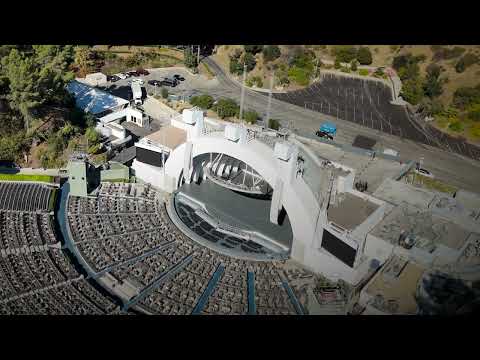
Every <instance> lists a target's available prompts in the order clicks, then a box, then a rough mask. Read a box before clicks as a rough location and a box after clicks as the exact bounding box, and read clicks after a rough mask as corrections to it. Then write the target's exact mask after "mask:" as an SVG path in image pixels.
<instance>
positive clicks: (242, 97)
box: [240, 64, 247, 120]
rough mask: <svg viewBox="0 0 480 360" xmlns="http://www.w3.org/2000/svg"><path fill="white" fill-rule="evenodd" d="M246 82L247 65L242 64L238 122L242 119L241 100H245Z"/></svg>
mask: <svg viewBox="0 0 480 360" xmlns="http://www.w3.org/2000/svg"><path fill="white" fill-rule="evenodd" d="M246 80H247V64H243V82H242V93H241V95H240V120H242V118H243V100H244V98H245V81H246Z"/></svg>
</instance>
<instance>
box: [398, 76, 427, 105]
mask: <svg viewBox="0 0 480 360" xmlns="http://www.w3.org/2000/svg"><path fill="white" fill-rule="evenodd" d="M423 95H424V94H423V87H422V84H421V82H420V81H419V80H418V79H409V80H406V81H404V82H403V84H402V91H401V96H402V97H403V98H404V99H405V100H406V101H408V102H409V103H410V104H412V105H416V104H418V103H419V102H420V101H421V100H422V98H423Z"/></svg>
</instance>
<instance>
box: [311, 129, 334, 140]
mask: <svg viewBox="0 0 480 360" xmlns="http://www.w3.org/2000/svg"><path fill="white" fill-rule="evenodd" d="M315 135H317V136H318V137H321V138H327V139H329V140H333V136H332V135H330V134H329V133H326V132H325V131H320V130H319V131H317V132H316V133H315Z"/></svg>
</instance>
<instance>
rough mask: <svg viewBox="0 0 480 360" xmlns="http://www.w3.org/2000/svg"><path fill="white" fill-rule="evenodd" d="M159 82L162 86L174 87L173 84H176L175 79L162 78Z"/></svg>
mask: <svg viewBox="0 0 480 360" xmlns="http://www.w3.org/2000/svg"><path fill="white" fill-rule="evenodd" d="M161 84H162V85H164V86H171V87H175V86H177V84H178V82H177V80H175V79H163V80H162V82H161Z"/></svg>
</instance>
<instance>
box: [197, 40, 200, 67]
mask: <svg viewBox="0 0 480 360" xmlns="http://www.w3.org/2000/svg"><path fill="white" fill-rule="evenodd" d="M199 65H200V45H198V48H197V66H199Z"/></svg>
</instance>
